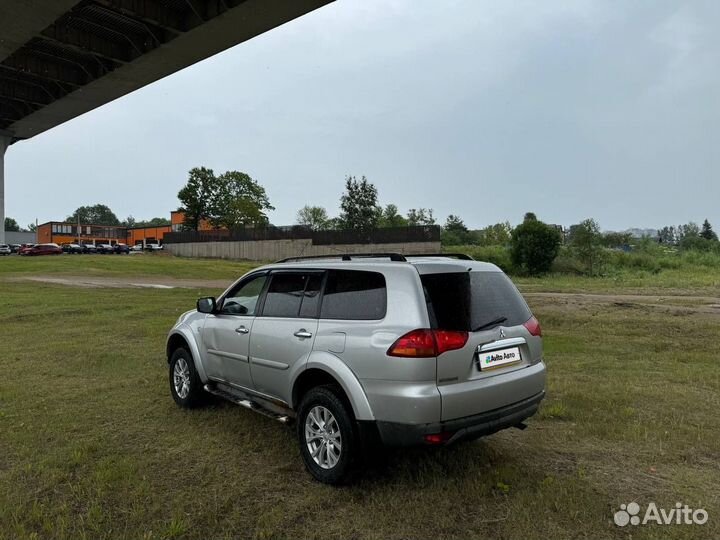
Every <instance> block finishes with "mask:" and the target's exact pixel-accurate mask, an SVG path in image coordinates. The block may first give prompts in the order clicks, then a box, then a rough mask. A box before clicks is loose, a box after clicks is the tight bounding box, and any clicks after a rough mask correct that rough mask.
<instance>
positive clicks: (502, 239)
mask: <svg viewBox="0 0 720 540" xmlns="http://www.w3.org/2000/svg"><path fill="white" fill-rule="evenodd" d="M475 237H476V238H477V242H478V244H480V245H482V246H506V245H508V244H509V243H510V240H511V238H512V226H511V225H510V222H509V221H505V222H503V223H496V224H494V225H488V226H487V227H485V228H484V229H480V230H478V231H475Z"/></svg>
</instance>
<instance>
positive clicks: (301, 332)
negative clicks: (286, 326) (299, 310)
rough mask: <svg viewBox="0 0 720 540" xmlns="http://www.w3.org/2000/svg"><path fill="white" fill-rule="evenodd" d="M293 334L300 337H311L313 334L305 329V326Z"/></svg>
mask: <svg viewBox="0 0 720 540" xmlns="http://www.w3.org/2000/svg"><path fill="white" fill-rule="evenodd" d="M293 336H295V337H299V338H311V337H312V334H311V333H310V332H308V331H307V330H305V329H304V328H301V329H300V330H298V331H297V332H295V333H294V334H293Z"/></svg>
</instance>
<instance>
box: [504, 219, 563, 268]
mask: <svg viewBox="0 0 720 540" xmlns="http://www.w3.org/2000/svg"><path fill="white" fill-rule="evenodd" d="M560 241H561V238H560V231H558V230H557V229H556V228H555V227H551V226H550V225H547V224H546V223H543V222H542V221H539V220H538V219H537V218H536V217H535V216H534V214H533V215H532V216H531V217H530V218H528V216H527V215H526V219H525V221H523V222H522V223H521V224H520V225H518V226H517V227H515V229H514V230H513V232H512V239H511V250H510V257H511V259H512V263H513V265H514V266H515V268H517V269H518V270H519V271H520V272H521V273H524V274H529V275H532V276H535V275H540V274H544V273H546V272H548V271H549V270H550V268H551V267H552V263H553V261H554V260H555V257H557V254H558V251H559V250H560Z"/></svg>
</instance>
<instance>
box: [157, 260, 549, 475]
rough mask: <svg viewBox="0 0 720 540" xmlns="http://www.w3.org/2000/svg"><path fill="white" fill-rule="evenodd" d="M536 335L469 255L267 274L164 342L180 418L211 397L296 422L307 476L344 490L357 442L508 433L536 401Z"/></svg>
mask: <svg viewBox="0 0 720 540" xmlns="http://www.w3.org/2000/svg"><path fill="white" fill-rule="evenodd" d="M541 336H542V333H541V330H540V324H539V323H538V321H537V319H535V317H534V316H533V315H532V313H531V312H530V309H529V308H528V306H527V304H526V303H525V301H524V300H523V298H522V296H521V295H520V293H519V292H518V290H517V289H516V288H515V286H514V285H513V283H512V282H511V281H510V279H509V278H508V277H507V276H506V275H505V274H504V273H503V272H502V271H501V270H500V269H499V268H498V267H497V266H495V265H493V264H490V263H485V262H477V261H474V260H472V259H471V258H470V257H468V256H467V255H456V256H447V255H442V256H440V255H424V256H412V257H410V256H402V255H399V254H388V255H382V256H381V255H372V256H361V255H345V256H342V260H332V258H330V257H325V258H324V259H319V258H296V259H286V260H284V261H279V262H278V263H275V264H271V265H266V266H262V267H260V268H257V269H255V270H253V271H252V272H250V273H248V274H246V275H244V276H243V277H241V278H240V279H239V280H238V281H236V282H235V283H233V284H232V285H231V286H230V288H228V289H227V290H226V291H225V292H224V293H223V294H222V295H221V296H220V297H219V298H217V299H215V298H201V299H199V300H198V302H197V309H195V310H192V311H188V312H187V313H184V314H183V315H181V316H180V318H179V319H178V320H177V322H176V323H175V325H174V326H173V328H172V329H171V330H170V333H169V336H168V340H167V349H166V352H167V360H168V367H169V382H170V392H171V394H172V397H173V399H174V400H175V402H176V403H177V404H178V405H179V406H181V407H194V406H197V405H199V404H201V403H203V401H204V398H205V396H206V395H207V393H211V394H216V395H218V396H221V397H223V398H225V399H228V400H230V401H232V402H235V403H237V404H240V405H243V406H245V407H248V408H251V409H253V410H255V411H258V412H261V413H264V414H267V415H268V416H271V417H273V418H276V419H278V420H281V421H283V422H291V421H294V422H295V423H296V435H297V439H298V444H299V448H300V453H301V455H302V459H303V461H304V463H305V466H306V468H307V469H308V471H309V472H310V473H311V474H312V476H313V477H315V478H316V479H317V480H319V481H321V482H326V483H329V484H335V483H340V482H343V481H345V480H347V479H348V477H349V475H350V473H351V472H352V468H353V463H354V462H355V460H356V458H358V457H360V455H361V453H362V452H363V450H362V448H363V447H364V444H365V443H366V442H371V441H374V440H379V441H380V442H382V443H383V444H384V445H386V446H414V445H430V446H441V445H449V444H453V443H456V442H458V441H461V440H467V439H473V438H476V437H479V436H482V435H488V434H490V433H494V432H496V431H498V430H501V429H504V428H509V427H517V428H520V429H524V428H525V427H526V426H525V424H524V421H525V420H526V419H527V418H528V417H530V416H532V415H533V414H535V412H536V411H537V410H538V407H539V404H540V402H541V400H542V399H543V397H544V395H545V364H544V362H543V354H542V337H541Z"/></svg>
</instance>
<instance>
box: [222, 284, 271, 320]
mask: <svg viewBox="0 0 720 540" xmlns="http://www.w3.org/2000/svg"><path fill="white" fill-rule="evenodd" d="M265 281H267V276H257V277H255V278H252V279H251V280H250V281H245V282H243V283H241V284H239V285H238V286H237V287H236V288H235V289H233V290H232V291H230V293H229V294H228V295H227V296H226V297H225V300H224V301H223V306H222V310H221V313H225V314H227V315H255V309H256V308H257V301H258V298H259V297H260V293H262V290H263V287H264V286H265Z"/></svg>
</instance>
